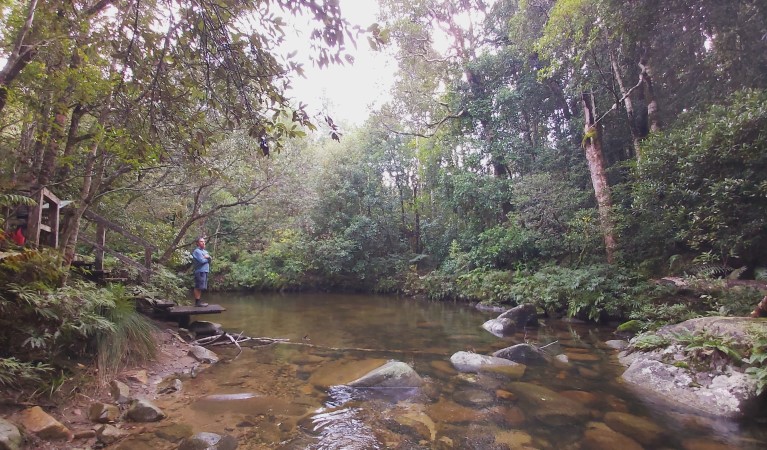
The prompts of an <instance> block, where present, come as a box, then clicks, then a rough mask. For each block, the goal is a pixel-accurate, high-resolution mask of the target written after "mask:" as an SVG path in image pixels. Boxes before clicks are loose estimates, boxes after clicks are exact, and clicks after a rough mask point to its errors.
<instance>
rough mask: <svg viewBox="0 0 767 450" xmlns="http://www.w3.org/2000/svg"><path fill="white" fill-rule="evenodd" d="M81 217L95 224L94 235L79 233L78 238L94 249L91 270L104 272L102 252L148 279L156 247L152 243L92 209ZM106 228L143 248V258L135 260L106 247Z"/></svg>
mask: <svg viewBox="0 0 767 450" xmlns="http://www.w3.org/2000/svg"><path fill="white" fill-rule="evenodd" d="M83 218H84V219H86V220H88V221H89V222H93V223H95V224H96V235H95V236H88V235H81V236H80V240H81V241H82V242H84V243H86V244H88V245H91V246H93V248H94V249H95V254H96V255H95V262H94V264H93V267H92V270H93V272H94V273H96V274H103V273H105V272H104V253H108V254H110V255H112V256H114V257H115V258H117V259H118V260H119V261H120V262H122V263H123V264H126V265H128V266H131V267H134V268H136V269H138V270H139V272H141V278H142V279H143V280H144V281H145V282H146V281H149V277H150V276H151V274H152V253H153V252H154V251H155V250H157V247H155V246H154V245H153V244H152V243H150V242H149V241H147V240H146V239H142V238H140V237H138V236H136V235H134V234H132V233H131V232H129V231H128V230H126V229H125V228H123V227H121V226H120V225H117V224H116V223H114V222H112V221H111V220H109V219H107V218H105V217H102V216H100V215H98V214H96V213H94V212H92V211H85V213H83ZM107 230H112V231H114V232H117V233H118V234H120V235H121V236H123V237H125V238H126V239H128V240H130V241H132V242H133V243H135V244H137V245H139V246H141V247H143V248H144V260H143V261H136V260H134V259H131V258H129V257H127V256H125V255H123V254H122V253H120V252H118V251H116V250H113V249H111V248H109V247H107V244H106V234H107Z"/></svg>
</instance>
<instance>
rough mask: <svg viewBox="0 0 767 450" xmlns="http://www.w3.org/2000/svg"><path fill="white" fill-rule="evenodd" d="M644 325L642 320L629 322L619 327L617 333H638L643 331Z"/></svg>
mask: <svg viewBox="0 0 767 450" xmlns="http://www.w3.org/2000/svg"><path fill="white" fill-rule="evenodd" d="M642 327H643V324H642V322H641V321H640V320H629V321H628V322H623V323H622V324H620V325H618V328H617V331H618V332H620V333H638V332H640V331H642Z"/></svg>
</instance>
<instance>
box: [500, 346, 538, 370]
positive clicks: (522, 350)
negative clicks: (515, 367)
mask: <svg viewBox="0 0 767 450" xmlns="http://www.w3.org/2000/svg"><path fill="white" fill-rule="evenodd" d="M493 356H495V357H498V358H504V359H508V360H510V361H514V362H518V363H521V364H527V365H530V364H535V363H543V362H546V360H547V355H546V354H544V353H543V350H540V349H539V348H537V347H535V346H533V345H530V344H517V345H512V346H511V347H506V348H502V349H500V350H498V351H495V352H493Z"/></svg>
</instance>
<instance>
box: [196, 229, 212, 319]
mask: <svg viewBox="0 0 767 450" xmlns="http://www.w3.org/2000/svg"><path fill="white" fill-rule="evenodd" d="M192 259H193V260H194V261H193V262H194V306H199V307H205V306H208V304H207V303H203V302H201V301H200V297H202V291H204V290H207V289H208V272H210V255H209V254H208V251H207V250H205V238H202V237H201V238H199V239H197V248H196V249H194V251H193V252H192Z"/></svg>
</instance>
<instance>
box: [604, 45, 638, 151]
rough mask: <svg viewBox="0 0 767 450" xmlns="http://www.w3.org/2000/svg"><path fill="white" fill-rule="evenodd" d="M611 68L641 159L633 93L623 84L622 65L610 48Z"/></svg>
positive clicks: (632, 137) (633, 141)
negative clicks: (632, 98)
mask: <svg viewBox="0 0 767 450" xmlns="http://www.w3.org/2000/svg"><path fill="white" fill-rule="evenodd" d="M610 66H611V67H612V69H613V77H615V81H616V82H617V83H618V89H620V93H621V97H622V98H623V107H624V108H626V117H627V119H628V122H629V130H630V131H631V142H632V145H633V147H634V154H635V155H637V157H639V140H640V139H641V136H640V135H639V128H638V127H637V120H636V113H635V112H634V103H633V102H632V101H631V93H630V92H629V91H628V89H626V85H625V84H624V83H623V74H622V73H621V69H620V65H618V58H617V57H616V56H615V51H614V50H613V49H612V48H610Z"/></svg>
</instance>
